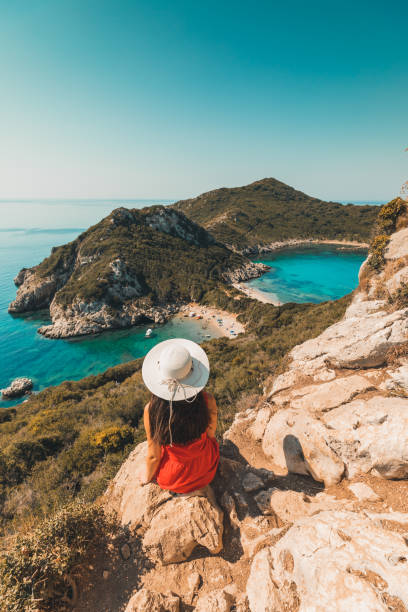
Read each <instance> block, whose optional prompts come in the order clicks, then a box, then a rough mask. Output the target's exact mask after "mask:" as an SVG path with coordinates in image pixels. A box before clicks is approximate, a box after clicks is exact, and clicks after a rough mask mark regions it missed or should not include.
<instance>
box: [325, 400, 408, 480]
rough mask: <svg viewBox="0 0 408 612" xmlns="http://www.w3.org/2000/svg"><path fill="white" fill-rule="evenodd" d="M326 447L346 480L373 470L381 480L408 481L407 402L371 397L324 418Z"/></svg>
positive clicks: (345, 406)
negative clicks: (340, 463)
mask: <svg viewBox="0 0 408 612" xmlns="http://www.w3.org/2000/svg"><path fill="white" fill-rule="evenodd" d="M323 421H324V423H325V424H326V425H327V426H328V427H329V428H330V429H328V430H327V435H328V438H329V439H330V446H331V447H332V448H333V449H334V450H335V452H336V453H337V455H338V456H339V457H341V459H342V460H343V461H344V463H345V464H346V466H347V472H348V474H349V476H350V477H354V476H357V475H358V474H364V473H366V472H369V471H371V470H376V472H377V473H378V474H380V475H381V476H382V477H383V478H407V477H408V400H406V399H404V398H399V397H381V396H376V397H371V398H369V399H367V400H353V401H352V402H350V403H348V404H345V405H344V406H340V407H339V408H334V409H333V410H332V411H331V412H329V413H328V414H326V415H324V417H323Z"/></svg>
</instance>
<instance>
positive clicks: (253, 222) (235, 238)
mask: <svg viewBox="0 0 408 612" xmlns="http://www.w3.org/2000/svg"><path fill="white" fill-rule="evenodd" d="M173 207H174V208H175V209H176V210H180V211H182V212H184V214H185V215H186V216H187V217H189V218H190V219H192V220H193V221H195V222H196V223H199V224H200V225H202V226H203V227H204V228H205V229H207V230H208V231H209V232H210V233H211V234H212V235H213V236H214V237H215V238H216V239H217V240H219V241H220V242H223V243H224V244H225V245H227V246H228V247H229V248H231V249H233V250H235V251H239V252H242V253H245V254H251V253H258V252H259V251H268V250H274V248H275V246H276V243H289V245H290V244H291V243H292V241H300V242H301V241H308V240H322V241H326V240H327V241H346V242H350V241H351V242H354V243H363V244H364V245H365V246H367V243H368V242H369V240H370V235H371V231H372V227H373V224H374V221H375V218H376V216H377V214H378V207H377V206H369V205H365V206H356V205H354V204H346V205H343V204H339V203H338V202H325V201H324V200H319V199H318V198H313V197H311V196H309V195H307V194H305V193H302V192H301V191H297V190H296V189H293V187H290V186H289V185H286V184H285V183H282V182H281V181H278V180H276V179H274V178H265V179H262V180H260V181H256V182H254V183H251V184H250V185H245V186H243V187H223V188H221V189H214V190H212V191H208V192H206V193H203V194H201V195H199V196H197V197H196V198H191V199H188V200H180V201H179V202H176V203H175V204H173ZM281 246H284V244H282V245H281Z"/></svg>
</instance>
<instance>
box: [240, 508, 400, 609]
mask: <svg viewBox="0 0 408 612" xmlns="http://www.w3.org/2000/svg"><path fill="white" fill-rule="evenodd" d="M407 560H408V548H407V545H406V542H405V540H404V537H403V535H401V534H400V533H395V532H393V531H389V530H387V529H385V528H383V527H381V525H380V524H379V522H378V521H375V520H373V519H369V518H366V517H364V516H361V515H358V514H356V513H353V512H346V511H343V512H330V511H327V512H320V513H318V514H315V515H314V516H311V517H307V518H303V519H300V520H299V521H297V522H296V523H295V524H294V525H293V526H292V527H291V528H290V529H289V531H288V532H287V533H286V534H285V535H284V536H283V537H282V538H281V539H280V540H279V541H278V542H277V543H276V544H275V545H274V546H273V547H265V548H264V549H263V550H261V551H260V552H259V553H257V554H256V555H255V557H254V559H253V562H252V565H251V571H250V575H249V579H248V583H247V595H248V599H249V604H250V610H251V612H284V611H285V612H286V611H289V610H299V612H328V611H333V612H334V611H338V612H350V611H353V612H354V610H355V611H356V612H357V611H359V612H360V611H367V612H369V611H372V612H377V611H378V612H379V611H384V612H386V611H387V612H388V611H389V610H390V609H393V610H404V609H405V608H404V607H403V606H405V607H407V606H408V563H407ZM391 603H393V605H394V606H395V607H392V608H389V607H388V604H391ZM397 603H398V604H399V605H400V607H399V608H398V607H397Z"/></svg>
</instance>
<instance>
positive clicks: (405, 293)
mask: <svg viewBox="0 0 408 612" xmlns="http://www.w3.org/2000/svg"><path fill="white" fill-rule="evenodd" d="M390 301H391V303H392V304H393V305H394V306H396V308H397V309H400V308H406V307H407V306H408V283H402V284H401V285H400V286H399V287H398V289H397V290H396V292H395V293H394V295H393V296H392V297H391V299H390Z"/></svg>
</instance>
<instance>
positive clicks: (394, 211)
mask: <svg viewBox="0 0 408 612" xmlns="http://www.w3.org/2000/svg"><path fill="white" fill-rule="evenodd" d="M404 210H405V205H404V202H403V200H401V198H396V199H395V200H391V202H388V204H384V206H381V209H380V212H379V213H378V226H379V228H380V231H382V232H384V233H386V234H391V233H392V232H393V231H394V230H395V226H396V223H397V219H398V217H399V215H400V214H402V213H403V212H404Z"/></svg>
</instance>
